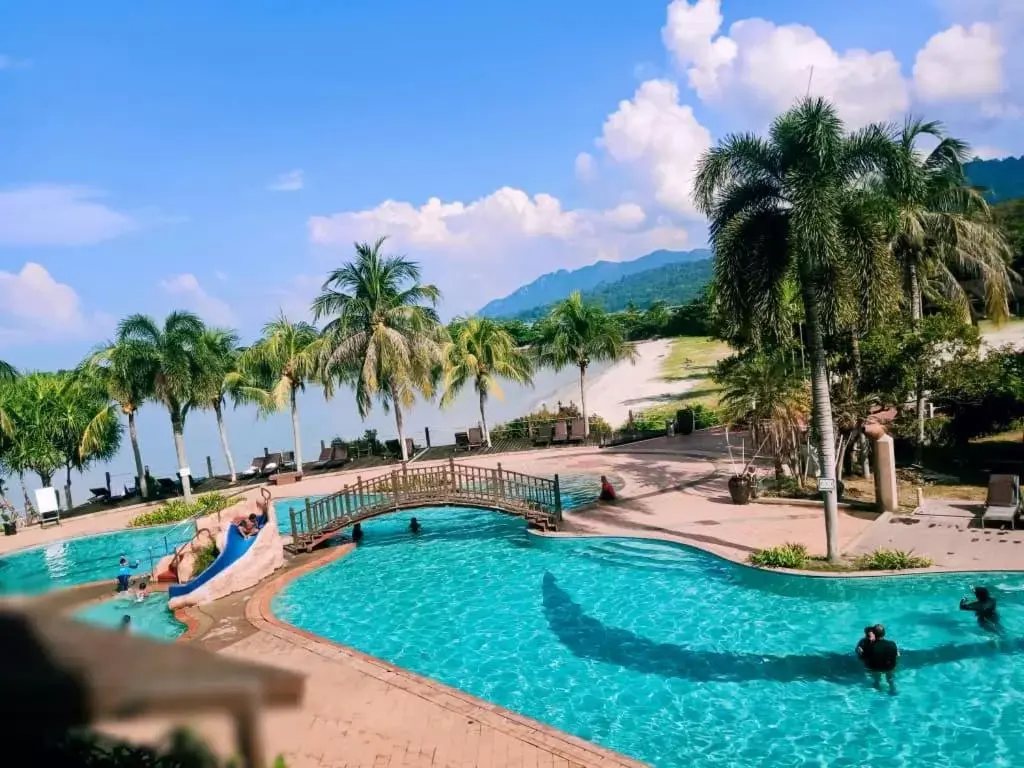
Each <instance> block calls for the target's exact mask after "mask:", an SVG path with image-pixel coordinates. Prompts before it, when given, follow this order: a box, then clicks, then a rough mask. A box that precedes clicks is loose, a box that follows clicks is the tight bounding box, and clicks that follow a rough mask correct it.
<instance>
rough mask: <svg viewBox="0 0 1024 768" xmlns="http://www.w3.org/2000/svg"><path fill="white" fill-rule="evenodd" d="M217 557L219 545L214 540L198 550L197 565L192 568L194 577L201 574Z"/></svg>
mask: <svg viewBox="0 0 1024 768" xmlns="http://www.w3.org/2000/svg"><path fill="white" fill-rule="evenodd" d="M216 559H217V545H216V544H214V543H213V542H212V541H211V542H210V543H209V544H207V545H206V546H205V547H203V548H202V549H200V550H199V551H198V552H196V560H195V565H194V566H193V568H192V578H193V579H194V578H195V577H196V576H198V575H199V574H201V573H202V572H203V571H205V570H206V569H207V568H209V567H210V566H211V565H213V561H214V560H216Z"/></svg>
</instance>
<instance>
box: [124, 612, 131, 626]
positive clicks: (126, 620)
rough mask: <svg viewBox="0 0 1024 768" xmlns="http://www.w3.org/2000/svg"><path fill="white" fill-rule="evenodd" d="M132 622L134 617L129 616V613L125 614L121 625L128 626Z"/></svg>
mask: <svg viewBox="0 0 1024 768" xmlns="http://www.w3.org/2000/svg"><path fill="white" fill-rule="evenodd" d="M131 623H132V617H131V616H129V615H128V614H127V613H126V614H125V615H124V616H122V617H121V626H122V627H127V626H128V625H129V624H131Z"/></svg>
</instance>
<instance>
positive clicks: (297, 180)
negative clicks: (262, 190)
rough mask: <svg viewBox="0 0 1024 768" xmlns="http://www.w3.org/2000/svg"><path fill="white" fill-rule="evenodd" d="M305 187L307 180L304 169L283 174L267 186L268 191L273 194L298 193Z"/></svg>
mask: <svg viewBox="0 0 1024 768" xmlns="http://www.w3.org/2000/svg"><path fill="white" fill-rule="evenodd" d="M303 186H305V179H304V178H303V173H302V169H300V168H297V169H295V170H294V171H288V172H287V173H282V174H281V175H280V176H278V177H277V178H276V179H274V181H272V182H270V184H268V185H267V189H269V190H271V191H272V192H298V191H299V190H300V189H302V187H303Z"/></svg>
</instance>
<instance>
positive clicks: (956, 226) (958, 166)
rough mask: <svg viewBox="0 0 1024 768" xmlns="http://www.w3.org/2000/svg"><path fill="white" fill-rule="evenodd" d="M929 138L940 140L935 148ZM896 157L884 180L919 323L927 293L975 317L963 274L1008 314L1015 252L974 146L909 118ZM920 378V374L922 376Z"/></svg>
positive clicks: (995, 312) (998, 314) (894, 242)
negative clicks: (978, 175)
mask: <svg viewBox="0 0 1024 768" xmlns="http://www.w3.org/2000/svg"><path fill="white" fill-rule="evenodd" d="M922 139H925V140H932V141H937V142H938V143H937V145H936V146H935V148H934V149H932V150H931V151H930V152H923V151H922V150H921V149H920V147H919V146H918V145H919V143H920V141H921V140H922ZM896 147H897V149H898V151H897V152H896V153H895V155H894V158H895V162H892V163H891V164H889V165H888V166H887V167H886V169H885V173H883V174H882V175H881V178H880V182H879V184H878V187H879V191H880V193H881V194H882V195H883V196H884V197H885V200H886V202H887V204H888V206H889V211H888V225H889V237H890V240H891V247H892V250H893V254H894V255H895V257H896V259H897V262H898V263H899V267H900V269H901V271H902V277H903V284H904V286H905V292H906V305H907V309H908V312H909V315H910V318H911V321H912V323H913V325H914V326H915V327H917V326H919V325H920V321H921V318H922V315H923V299H924V298H925V297H928V298H931V299H933V300H940V301H943V302H944V303H947V304H949V305H951V306H953V307H955V308H957V309H959V311H960V313H961V314H962V315H963V317H964V320H965V321H966V322H970V318H971V314H970V300H969V297H968V295H967V292H966V291H965V290H964V286H963V283H962V282H961V280H962V279H963V278H973V279H975V280H977V281H978V282H979V283H980V286H981V288H982V290H983V291H984V295H985V307H986V311H987V314H988V316H989V318H990V319H992V320H995V321H996V322H1001V321H1003V320H1005V319H1006V318H1007V316H1008V315H1009V297H1010V295H1011V294H1012V287H1011V272H1010V269H1009V266H1008V261H1009V260H1010V259H1011V258H1012V256H1013V253H1012V249H1011V248H1010V246H1009V244H1008V243H1007V242H1006V240H1005V238H1004V237H1003V234H1002V231H1001V229H1000V228H999V226H998V225H997V223H996V221H995V219H994V217H993V215H992V213H991V211H990V210H989V207H988V203H986V201H985V197H984V195H983V194H982V192H981V190H979V189H977V188H975V187H973V186H971V184H970V182H969V181H968V179H967V176H966V174H965V173H964V163H966V162H968V161H969V160H970V159H971V154H972V153H971V150H970V147H969V146H968V145H967V144H966V143H965V142H963V141H960V140H959V139H956V138H953V137H951V136H948V135H947V134H946V132H945V128H944V127H943V125H942V123H940V122H937V121H930V122H925V121H923V120H920V119H917V118H908V119H907V121H906V123H905V124H904V126H903V130H902V132H901V133H900V135H899V137H898V138H897V140H896ZM919 378H920V377H919ZM916 395H917V398H916V399H917V415H918V435H917V437H918V450H920V449H921V447H922V446H923V443H924V429H925V398H924V390H923V387H922V386H921V385H920V382H919V384H918V386H917V392H916Z"/></svg>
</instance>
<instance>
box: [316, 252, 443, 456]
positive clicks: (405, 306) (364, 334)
mask: <svg viewBox="0 0 1024 768" xmlns="http://www.w3.org/2000/svg"><path fill="white" fill-rule="evenodd" d="M384 240H385V238H383V237H382V238H380V239H379V240H377V242H375V243H373V244H372V245H371V244H370V243H357V244H356V259H355V261H353V262H352V263H350V264H346V265H345V266H343V267H339V268H338V269H335V270H333V271H332V272H331V273H330V274H329V275H328V276H327V280H326V281H325V282H324V284H323V288H322V289H321V292H320V295H319V296H317V297H316V299H315V300H314V302H313V315H314V317H315V318H316V319H318V320H319V319H321V318H330V319H329V321H328V323H327V325H325V326H324V341H325V347H324V353H323V367H324V374H325V380H326V381H339V382H346V383H350V384H352V386H353V387H354V389H355V395H356V407H357V408H358V409H359V415H360V416H361V417H362V418H364V419H365V418H366V416H367V415H368V414H369V412H370V408H371V407H372V404H373V399H374V398H377V399H378V400H380V402H381V405H382V406H383V408H384V410H385V411H387V410H388V409H390V408H393V409H394V412H395V425H396V427H397V429H398V442H399V444H400V445H401V450H402V461H408V459H409V456H408V451H407V446H406V444H405V426H404V422H403V411H405V410H408V409H409V408H411V407H412V405H413V403H414V402H415V401H416V395H417V394H421V395H423V396H424V397H431V396H432V395H433V391H434V385H435V383H436V380H437V373H438V370H439V367H440V365H441V364H442V362H443V358H444V345H445V343H446V338H445V337H446V335H447V334H446V331H445V329H444V326H443V325H441V323H440V321H439V320H438V317H437V311H436V310H435V308H434V307H435V306H436V305H437V302H438V299H440V297H441V294H440V291H438V290H437V288H435V287H434V286H433V285H424V284H422V283H421V282H420V268H419V265H418V264H416V263H415V262H413V261H409V260H408V259H406V258H404V257H401V256H385V255H384V254H382V253H381V249H382V248H383V246H384Z"/></svg>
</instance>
